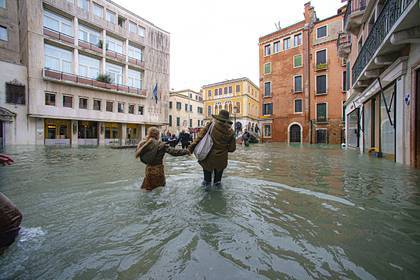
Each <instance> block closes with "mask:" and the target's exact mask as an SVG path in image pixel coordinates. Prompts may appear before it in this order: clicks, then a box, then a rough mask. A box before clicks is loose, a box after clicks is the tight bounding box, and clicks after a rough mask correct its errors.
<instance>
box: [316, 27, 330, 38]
mask: <svg viewBox="0 0 420 280" xmlns="http://www.w3.org/2000/svg"><path fill="white" fill-rule="evenodd" d="M327 35H328V31H327V26H326V25H325V26H321V27H318V28H317V30H316V38H317V39H321V38H324V37H326V36H327Z"/></svg>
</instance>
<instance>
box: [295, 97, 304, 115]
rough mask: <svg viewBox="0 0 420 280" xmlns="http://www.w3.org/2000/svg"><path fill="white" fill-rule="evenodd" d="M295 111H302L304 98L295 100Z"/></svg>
mask: <svg viewBox="0 0 420 280" xmlns="http://www.w3.org/2000/svg"><path fill="white" fill-rule="evenodd" d="M295 113H302V99H296V100H295Z"/></svg>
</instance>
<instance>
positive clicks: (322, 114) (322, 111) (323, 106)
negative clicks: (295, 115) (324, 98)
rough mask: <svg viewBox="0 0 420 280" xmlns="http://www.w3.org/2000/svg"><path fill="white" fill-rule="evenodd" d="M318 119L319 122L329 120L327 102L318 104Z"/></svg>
mask: <svg viewBox="0 0 420 280" xmlns="http://www.w3.org/2000/svg"><path fill="white" fill-rule="evenodd" d="M316 120H317V121H318V122H326V121H327V103H318V104H316Z"/></svg>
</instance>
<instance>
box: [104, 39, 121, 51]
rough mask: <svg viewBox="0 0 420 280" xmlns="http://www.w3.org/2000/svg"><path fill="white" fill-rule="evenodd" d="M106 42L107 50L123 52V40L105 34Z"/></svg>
mask: <svg viewBox="0 0 420 280" xmlns="http://www.w3.org/2000/svg"><path fill="white" fill-rule="evenodd" d="M106 43H107V46H106V47H107V50H110V51H113V52H116V53H119V54H122V53H123V42H122V41H120V40H117V39H115V38H112V37H110V36H106Z"/></svg>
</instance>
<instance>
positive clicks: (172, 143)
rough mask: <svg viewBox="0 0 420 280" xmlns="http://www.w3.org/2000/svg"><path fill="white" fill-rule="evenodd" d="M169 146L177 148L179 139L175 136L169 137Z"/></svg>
mask: <svg viewBox="0 0 420 280" xmlns="http://www.w3.org/2000/svg"><path fill="white" fill-rule="evenodd" d="M168 144H169V146H171V147H172V148H175V147H176V145H177V144H178V138H176V136H175V134H172V135H171V137H169V139H168Z"/></svg>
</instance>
